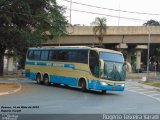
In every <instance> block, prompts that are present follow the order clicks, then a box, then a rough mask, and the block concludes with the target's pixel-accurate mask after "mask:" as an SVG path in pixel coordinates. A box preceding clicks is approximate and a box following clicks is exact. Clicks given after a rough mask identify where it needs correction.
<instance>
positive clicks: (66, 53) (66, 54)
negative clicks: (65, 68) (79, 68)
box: [57, 51, 68, 61]
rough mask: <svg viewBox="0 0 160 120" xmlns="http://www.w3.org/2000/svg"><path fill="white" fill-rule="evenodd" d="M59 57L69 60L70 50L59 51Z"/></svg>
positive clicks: (59, 58)
mask: <svg viewBox="0 0 160 120" xmlns="http://www.w3.org/2000/svg"><path fill="white" fill-rule="evenodd" d="M57 59H58V60H62V61H64V60H65V61H66V60H68V51H59V53H58V54H57Z"/></svg>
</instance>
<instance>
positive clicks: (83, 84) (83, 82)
mask: <svg viewBox="0 0 160 120" xmlns="http://www.w3.org/2000/svg"><path fill="white" fill-rule="evenodd" d="M81 85H82V92H85V91H86V90H87V89H86V82H85V80H83V81H82V84H81Z"/></svg>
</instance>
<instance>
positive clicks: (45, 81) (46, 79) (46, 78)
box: [43, 76, 51, 86]
mask: <svg viewBox="0 0 160 120" xmlns="http://www.w3.org/2000/svg"><path fill="white" fill-rule="evenodd" d="M43 81H44V84H45V85H47V86H49V85H51V83H50V82H49V78H48V76H44V79H43Z"/></svg>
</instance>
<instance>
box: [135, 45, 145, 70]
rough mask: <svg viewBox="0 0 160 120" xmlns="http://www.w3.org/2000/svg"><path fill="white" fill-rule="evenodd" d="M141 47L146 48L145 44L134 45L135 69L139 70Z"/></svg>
mask: <svg viewBox="0 0 160 120" xmlns="http://www.w3.org/2000/svg"><path fill="white" fill-rule="evenodd" d="M143 49H147V45H137V46H136V71H137V72H140V70H141V52H142V50H143Z"/></svg>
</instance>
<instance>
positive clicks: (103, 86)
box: [90, 81, 125, 91]
mask: <svg viewBox="0 0 160 120" xmlns="http://www.w3.org/2000/svg"><path fill="white" fill-rule="evenodd" d="M90 88H91V89H95V90H106V91H124V89H125V83H112V84H110V83H106V82H99V81H98V82H94V83H92V85H91V84H90Z"/></svg>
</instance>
